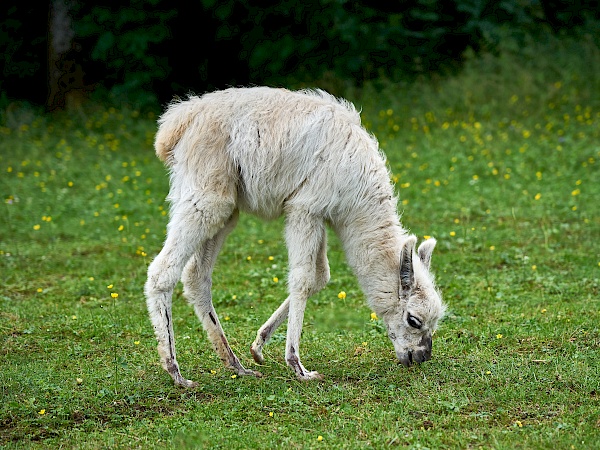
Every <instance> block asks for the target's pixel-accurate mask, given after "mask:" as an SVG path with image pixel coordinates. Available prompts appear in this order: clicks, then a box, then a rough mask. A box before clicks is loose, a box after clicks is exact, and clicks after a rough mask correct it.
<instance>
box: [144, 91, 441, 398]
mask: <svg viewBox="0 0 600 450" xmlns="http://www.w3.org/2000/svg"><path fill="white" fill-rule="evenodd" d="M158 122H159V129H158V133H157V135H156V141H155V148H156V153H157V155H158V157H159V158H160V159H161V160H163V161H164V162H165V164H166V165H167V166H168V168H169V169H170V174H171V179H170V182H171V185H170V192H169V196H168V200H169V201H170V202H171V210H170V221H169V224H168V227H167V237H166V241H165V244H164V247H163V249H162V251H161V252H160V253H159V254H158V256H157V257H156V258H155V259H154V261H153V262H152V263H151V264H150V267H149V268H148V280H147V282H146V285H145V293H146V297H147V304H148V310H149V313H150V318H151V320H152V323H153V325H154V330H155V332H156V337H157V339H158V352H159V354H160V357H161V362H162V365H163V367H164V368H165V370H166V371H167V372H169V374H170V375H171V377H172V378H173V380H174V382H175V384H177V385H181V386H185V387H192V386H195V385H196V383H194V382H192V381H190V380H186V379H185V378H183V377H182V376H181V372H180V370H179V366H178V364H177V360H176V357H175V339H174V335H173V320H172V317H171V302H172V299H171V297H172V293H173V288H174V287H175V285H176V283H177V282H178V281H179V279H180V278H181V280H182V281H183V284H184V293H185V296H186V298H187V299H188V301H189V302H190V303H191V304H192V305H193V306H194V309H195V311H196V314H197V315H198V317H199V319H200V320H201V321H202V324H203V326H204V328H205V330H206V332H207V334H208V337H209V339H210V341H211V343H212V345H213V346H214V348H215V350H216V352H217V353H218V355H219V356H220V358H221V359H222V360H223V362H224V364H225V365H226V366H227V367H229V368H230V369H232V370H233V371H234V372H235V373H237V374H238V375H255V376H260V373H259V372H255V371H252V370H248V369H246V368H244V367H243V366H242V364H241V363H240V361H239V359H238V358H237V356H236V355H235V354H234V353H233V351H232V350H231V348H230V346H229V344H228V342H227V338H226V337H225V335H224V334H223V330H222V328H221V325H220V323H219V319H218V317H217V314H216V312H215V310H214V308H213V304H212V297H211V275H212V270H213V267H214V264H215V260H216V258H217V254H218V253H219V250H220V248H221V246H222V244H223V241H224V239H225V237H226V235H227V234H228V233H229V232H230V231H231V230H232V229H233V228H234V227H235V224H236V222H237V219H238V210H241V211H245V212H249V213H252V214H255V215H258V216H260V217H263V218H265V219H273V218H276V217H278V216H280V215H281V214H285V216H286V226H285V239H286V243H287V247H288V252H289V274H288V291H289V296H288V297H287V299H286V300H285V301H284V302H283V303H282V304H281V306H280V307H279V308H278V309H277V310H276V311H275V312H274V313H273V315H272V316H271V317H270V318H269V320H267V322H266V323H265V324H264V325H263V326H262V327H261V328H260V330H259V331H258V333H257V336H256V340H255V341H254V343H253V344H252V346H251V353H252V356H253V358H254V360H255V361H256V362H258V363H263V356H262V348H263V346H264V345H265V344H266V343H267V341H268V340H269V338H270V337H271V335H272V334H273V332H274V331H275V329H276V328H277V327H278V326H279V325H281V323H282V322H283V321H284V320H285V319H286V317H287V318H288V328H287V343H286V349H285V359H286V362H287V364H288V365H289V366H290V367H291V368H292V369H293V370H294V372H295V374H296V376H297V377H298V378H299V379H301V380H311V379H321V378H322V376H321V375H320V374H319V373H318V372H314V371H309V370H307V369H305V368H304V366H303V365H302V362H301V361H300V353H299V351H300V335H301V330H302V321H303V317H304V310H305V307H306V302H307V299H308V297H309V296H311V295H312V294H314V293H316V292H318V291H319V290H320V289H322V288H323V287H324V286H325V285H326V284H327V282H328V281H329V264H328V261H327V242H326V232H325V224H326V223H327V224H329V225H330V226H331V227H332V228H333V230H335V232H336V233H337V234H338V236H339V237H340V239H341V242H342V243H343V247H344V250H345V253H346V258H347V260H348V263H349V265H350V266H351V267H352V269H353V270H354V272H355V274H356V276H357V278H358V280H359V283H360V285H361V287H362V289H363V291H364V292H365V295H366V297H367V299H368V304H369V306H370V307H371V308H372V310H373V311H375V313H376V314H377V315H378V316H379V317H381V318H382V319H383V321H384V322H385V324H386V327H387V330H388V336H389V338H390V339H391V341H392V343H393V345H394V349H395V351H396V356H397V357H398V359H399V361H400V362H401V363H402V364H403V365H405V366H410V365H411V364H412V363H420V362H423V361H426V360H428V359H429V358H430V357H431V337H432V333H433V331H434V330H435V329H436V327H437V323H438V320H439V319H440V317H441V316H442V315H443V312H444V305H443V303H442V300H441V298H440V294H439V292H438V291H437V289H436V287H435V284H434V279H433V276H432V275H431V274H430V272H429V264H430V261H431V254H432V252H433V248H434V246H435V240H434V239H429V240H426V241H425V242H423V243H422V244H421V246H420V247H419V249H418V251H416V252H415V251H414V249H415V244H416V238H415V237H414V236H412V235H409V234H408V233H407V231H406V230H404V229H403V228H402V226H401V225H400V221H399V219H398V212H397V200H396V198H395V197H394V193H393V187H392V185H391V183H390V177H389V172H388V170H387V168H386V165H385V159H384V157H383V155H382V154H381V153H380V151H379V148H378V144H377V141H376V140H375V139H374V138H373V137H372V136H371V135H369V133H367V131H366V130H365V129H364V128H363V127H362V126H361V122H360V116H359V114H358V112H357V111H356V110H355V108H354V106H353V105H352V104H351V103H349V102H347V101H345V100H341V99H336V98H334V97H333V96H331V95H329V94H327V93H326V92H323V91H308V90H305V91H298V92H292V91H288V90H285V89H272V88H266V87H256V88H242V89H227V90H224V91H218V92H213V93H209V94H205V95H203V96H202V97H195V96H191V97H189V98H188V99H187V100H185V101H177V102H174V103H172V104H171V105H170V106H169V107H168V109H167V110H166V112H165V113H164V114H163V115H162V116H161V117H160V119H159V121H158Z"/></svg>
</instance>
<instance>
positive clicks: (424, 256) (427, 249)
mask: <svg viewBox="0 0 600 450" xmlns="http://www.w3.org/2000/svg"><path fill="white" fill-rule="evenodd" d="M436 242H437V241H436V240H435V239H434V238H429V239H427V240H426V241H424V242H423V243H422V244H421V245H419V250H417V254H418V255H419V259H420V260H421V262H422V263H423V265H424V266H425V267H426V268H427V270H429V266H430V265H431V254H432V253H433V249H434V247H435V243H436Z"/></svg>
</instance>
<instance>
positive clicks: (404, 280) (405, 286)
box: [400, 236, 417, 296]
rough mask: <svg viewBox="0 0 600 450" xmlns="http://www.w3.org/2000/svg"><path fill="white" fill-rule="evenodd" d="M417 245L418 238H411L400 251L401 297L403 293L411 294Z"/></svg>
mask: <svg viewBox="0 0 600 450" xmlns="http://www.w3.org/2000/svg"><path fill="white" fill-rule="evenodd" d="M416 243H417V238H416V237H415V236H409V237H408V238H407V239H406V240H405V241H404V243H403V244H402V248H401V250H400V296H402V293H403V292H404V293H406V292H409V291H410V288H411V287H412V285H413V283H414V281H415V272H414V270H413V261H412V257H413V252H414V248H415V245H416Z"/></svg>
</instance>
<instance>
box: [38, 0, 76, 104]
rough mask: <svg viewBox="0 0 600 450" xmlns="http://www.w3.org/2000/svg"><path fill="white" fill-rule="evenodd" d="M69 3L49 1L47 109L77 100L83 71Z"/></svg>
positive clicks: (55, 0) (66, 1) (73, 102)
mask: <svg viewBox="0 0 600 450" xmlns="http://www.w3.org/2000/svg"><path fill="white" fill-rule="evenodd" d="M71 7H72V2H71V1H69V0H52V2H51V4H50V14H49V20H48V22H49V23H48V98H47V100H46V107H47V109H48V110H50V111H53V110H55V109H62V108H64V107H65V106H74V105H77V104H78V103H80V101H81V95H82V93H83V87H84V82H83V70H82V69H81V66H80V65H79V64H77V61H76V60H75V51H74V45H73V38H74V37H75V32H74V31H73V21H72V20H71V15H70V13H71Z"/></svg>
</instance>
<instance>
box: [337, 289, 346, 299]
mask: <svg viewBox="0 0 600 450" xmlns="http://www.w3.org/2000/svg"><path fill="white" fill-rule="evenodd" d="M338 298H339V299H341V300H344V299H345V298H346V293H345V292H344V291H341V292H340V293H339V294H338Z"/></svg>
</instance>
